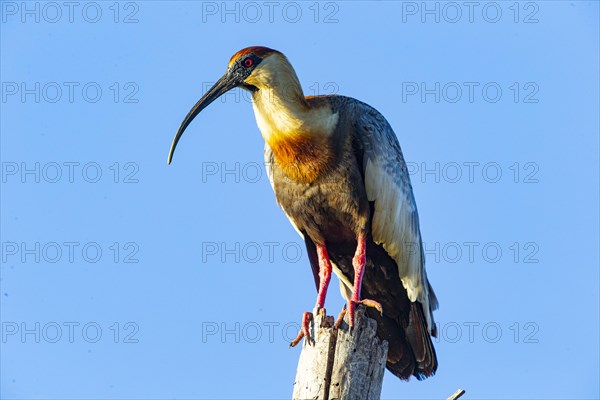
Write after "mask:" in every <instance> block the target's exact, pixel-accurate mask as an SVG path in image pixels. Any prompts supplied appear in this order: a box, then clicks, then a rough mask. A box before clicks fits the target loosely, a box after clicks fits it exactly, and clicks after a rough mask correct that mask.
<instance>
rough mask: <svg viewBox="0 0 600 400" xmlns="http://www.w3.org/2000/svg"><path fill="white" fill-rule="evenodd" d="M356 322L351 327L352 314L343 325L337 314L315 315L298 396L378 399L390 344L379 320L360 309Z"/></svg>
mask: <svg viewBox="0 0 600 400" xmlns="http://www.w3.org/2000/svg"><path fill="white" fill-rule="evenodd" d="M355 320H356V322H355V326H354V328H353V330H352V332H349V330H348V315H347V314H346V316H345V317H344V322H343V323H342V324H341V326H340V328H339V329H334V328H333V318H332V317H325V316H322V315H315V318H314V320H313V321H312V323H311V327H310V328H311V337H312V338H313V339H314V342H313V341H311V342H310V343H309V341H307V340H304V341H303V344H302V352H301V353H300V360H299V361H298V370H297V371H296V381H295V382H294V393H293V398H294V400H305V399H312V400H334V399H335V400H376V399H379V397H380V395H381V385H382V383H383V374H384V371H385V363H386V359H387V351H388V344H387V342H386V341H381V340H380V339H379V338H378V337H377V336H376V332H377V323H376V322H375V321H374V320H372V319H370V318H368V317H367V316H366V315H365V309H364V306H362V305H360V306H358V307H357V310H356V318H355Z"/></svg>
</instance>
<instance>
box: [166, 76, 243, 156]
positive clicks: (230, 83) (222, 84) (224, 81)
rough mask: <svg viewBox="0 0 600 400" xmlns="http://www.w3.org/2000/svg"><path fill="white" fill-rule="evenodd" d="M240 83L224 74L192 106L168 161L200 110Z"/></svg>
mask: <svg viewBox="0 0 600 400" xmlns="http://www.w3.org/2000/svg"><path fill="white" fill-rule="evenodd" d="M238 85H239V83H238V82H237V80H236V79H235V78H234V77H233V76H231V75H230V74H228V73H226V74H225V75H223V76H222V77H221V78H220V79H219V80H218V81H217V82H216V83H215V84H214V85H213V87H211V88H210V89H209V90H208V91H207V92H206V93H204V96H202V98H201V99H200V100H198V102H197V103H196V104H195V105H194V107H192V109H191V110H190V112H189V113H188V114H187V115H186V116H185V119H184V120H183V122H182V123H181V126H180V127H179V130H178V131H177V133H176V134H175V137H174V138H173V143H171V150H169V159H168V162H169V164H171V160H172V159H173V153H174V152H175V147H177V143H179V139H181V135H183V132H184V131H185V128H187V127H188V125H189V124H190V123H191V122H192V121H193V120H194V118H196V115H198V114H200V111H202V110H204V109H205V108H206V107H208V105H209V104H210V103H212V102H213V101H215V100H216V99H218V98H219V97H220V96H221V95H222V94H224V93H226V92H228V91H229V90H231V89H233V88H234V87H236V86H238Z"/></svg>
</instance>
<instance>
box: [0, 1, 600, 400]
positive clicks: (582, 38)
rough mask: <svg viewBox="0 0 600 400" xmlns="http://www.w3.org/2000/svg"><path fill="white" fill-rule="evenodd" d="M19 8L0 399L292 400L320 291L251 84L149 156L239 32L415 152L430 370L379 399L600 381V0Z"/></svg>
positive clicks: (561, 389)
mask: <svg viewBox="0 0 600 400" xmlns="http://www.w3.org/2000/svg"><path fill="white" fill-rule="evenodd" d="M23 4H24V3H22V2H9V1H3V2H0V6H1V7H2V16H1V18H2V21H1V25H0V28H1V53H2V61H1V75H2V76H1V81H2V99H1V107H2V116H1V130H2V138H1V145H2V149H1V153H0V154H1V159H2V195H1V201H2V208H1V211H2V227H1V234H2V240H1V242H2V260H1V261H2V264H1V278H2V280H1V282H0V285H1V287H0V305H1V306H2V309H1V311H2V315H1V322H2V341H1V343H0V345H1V368H2V370H1V378H0V387H1V389H0V396H1V397H2V398H6V399H46V398H52V399H75V398H77V399H86V398H89V399H91V398H94V399H100V398H101V399H117V398H118V399H142V398H145V399H167V398H169V399H171V398H181V399H192V398H193V399H209V398H211V399H212V398H227V399H238V398H239V399H242V398H244V399H245V398H252V399H279V398H289V397H290V395H291V392H292V384H293V382H294V375H295V369H296V364H297V359H298V355H299V351H300V350H299V349H288V347H287V341H288V339H289V338H290V337H291V336H293V334H294V333H295V329H296V328H297V326H298V323H299V322H300V317H301V313H302V311H305V310H308V309H311V308H312V306H313V305H314V301H315V295H316V292H315V288H314V283H313V278H312V276H311V272H310V268H309V265H308V260H307V258H306V254H305V251H304V248H303V244H302V242H301V240H300V238H299V237H298V236H297V234H296V232H295V231H294V230H293V228H292V227H291V226H290V224H289V223H288V221H287V220H286V218H285V216H284V215H283V213H282V212H281V211H280V210H279V209H278V207H277V205H276V203H275V200H274V196H273V193H272V190H271V187H270V186H269V184H268V181H267V179H266V176H265V174H264V169H263V168H262V167H261V165H262V147H263V141H262V138H261V136H260V134H259V132H258V129H257V127H256V124H255V121H254V115H253V112H252V109H251V105H250V103H249V101H248V97H247V95H245V94H244V95H241V94H240V93H239V92H233V94H230V95H228V96H226V97H225V100H223V101H217V102H215V103H214V104H212V105H211V106H210V107H209V108H208V109H207V110H205V111H204V112H203V113H202V114H201V115H200V116H199V117H198V118H197V119H196V120H195V121H194V123H193V124H192V125H191V126H190V127H189V128H188V130H187V132H186V134H185V135H184V137H183V139H182V141H181V142H180V144H179V147H178V151H177V153H176V155H175V158H174V163H173V165H171V166H167V163H166V159H167V153H168V149H169V146H170V143H171V140H172V137H173V135H174V133H175V131H176V130H177V128H178V126H179V124H180V122H181V120H182V118H183V117H184V116H185V114H186V113H187V111H188V110H189V108H190V107H191V106H192V105H193V104H194V103H195V102H196V101H197V99H198V98H199V97H200V96H201V95H202V93H203V92H204V91H205V90H206V89H207V87H208V86H209V85H210V84H211V83H213V82H214V81H215V80H216V79H218V78H219V77H220V76H221V74H222V73H223V72H224V71H225V68H226V65H227V62H228V60H229V57H230V56H231V55H232V54H233V53H234V52H236V51H237V50H239V49H241V48H243V47H246V46H249V45H265V46H269V47H273V48H275V49H278V50H280V51H282V52H283V53H285V54H286V55H287V56H288V58H289V59H290V61H291V62H292V64H293V65H294V67H295V68H296V71H297V73H298V76H299V77H300V80H301V82H302V84H303V86H304V90H305V93H306V94H326V93H340V94H344V95H348V96H352V97H356V98H358V99H360V100H362V101H365V102H367V103H369V104H371V105H372V106H374V107H376V108H377V109H379V110H380V111H381V112H382V113H383V114H384V115H385V116H386V117H387V119H388V120H389V121H390V123H391V125H392V126H393V128H394V130H395V131H396V133H397V135H398V137H399V139H400V143H401V145H402V148H403V151H404V154H405V158H406V160H407V161H408V162H409V167H410V168H411V171H412V172H413V175H412V181H413V187H414V192H415V196H416V199H417V202H418V206H419V211H420V217H421V231H422V234H423V237H424V240H425V243H426V244H425V246H426V249H427V250H426V251H427V270H428V273H429V277H430V280H431V282H432V284H433V286H434V288H435V290H436V292H437V294H438V297H439V299H440V309H439V311H438V312H437V313H436V319H437V322H438V323H439V324H440V332H441V335H440V338H439V340H438V341H437V342H436V349H437V354H438V357H439V361H440V367H439V370H438V373H437V375H436V376H435V377H434V378H432V379H429V380H427V381H424V382H418V381H416V380H412V381H410V382H409V383H405V382H401V381H399V380H397V379H396V378H395V377H394V376H392V375H391V374H389V373H386V376H385V381H384V387H383V398H385V399H407V398H411V399H412V398H414V399H441V398H445V397H447V396H449V395H450V394H451V393H453V392H454V391H455V390H456V389H457V388H459V387H462V388H465V389H466V390H467V395H468V397H467V398H471V399H491V398H505V399H516V398H519V399H524V398H527V399H529V398H539V399H542V398H543V399H547V398H553V399H566V398H582V399H597V398H598V397H599V396H600V393H599V387H598V376H599V366H598V360H599V344H598V337H599V326H598V323H599V321H598V318H599V317H598V315H599V310H598V303H599V299H598V292H599V287H598V285H599V275H598V265H599V259H598V255H599V248H598V240H599V236H598V225H599V216H598V201H599V199H598V195H599V192H598V189H599V188H598V182H599V176H598V168H599V160H598V132H599V126H598V109H599V104H598V96H599V93H598V88H599V82H598V69H599V61H598V48H599V43H598V37H599V32H598V20H599V9H598V3H597V2H585V1H553V2H545V1H543V2H520V3H516V5H515V3H514V2H512V1H511V2H498V3H489V2H476V3H475V4H474V5H473V6H472V7H471V6H467V5H464V4H463V2H458V3H451V4H450V5H447V4H446V3H436V2H429V3H427V4H426V7H427V9H428V10H433V11H432V12H433V14H431V13H428V12H427V10H424V9H423V3H422V2H394V1H387V2H324V3H318V4H316V5H315V3H313V2H306V3H293V2H276V3H274V4H273V5H271V4H270V3H267V4H265V3H263V2H258V3H254V4H253V5H250V6H247V5H245V3H237V5H236V3H227V5H226V7H227V9H224V7H223V5H222V3H221V2H204V3H202V2H193V1H185V2H184V1H180V2H166V1H138V2H129V3H126V2H122V3H117V4H116V6H115V3H113V2H98V3H75V4H74V5H73V6H72V8H70V7H71V6H67V5H64V4H63V3H62V2H58V3H44V2H29V3H27V4H26V6H25V7H27V8H28V9H27V10H26V9H24V8H23V7H24V5H23ZM36 7H37V8H36ZM436 7H437V9H436ZM470 7H471V8H470ZM28 10H29V11H28ZM228 10H229V11H228ZM436 10H437V11H436ZM436 13H437V14H436ZM436 19H437V20H436ZM94 21H96V22H94ZM115 21H116V22H115ZM126 22H128V23H126ZM236 93H237V94H236ZM99 174H100V175H99ZM366 279H368V271H367V278H366ZM342 304H343V303H342V300H341V296H340V295H339V292H338V289H337V282H336V281H335V282H332V286H331V288H330V293H329V297H328V299H327V307H328V310H329V311H330V313H332V314H337V312H338V311H339V310H340V308H341V306H342Z"/></svg>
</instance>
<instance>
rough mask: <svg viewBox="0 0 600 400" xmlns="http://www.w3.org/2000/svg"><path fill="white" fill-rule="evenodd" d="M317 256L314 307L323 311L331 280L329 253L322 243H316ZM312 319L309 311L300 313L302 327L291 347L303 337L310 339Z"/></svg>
mask: <svg viewBox="0 0 600 400" xmlns="http://www.w3.org/2000/svg"><path fill="white" fill-rule="evenodd" d="M317 256H318V258H319V293H318V294H317V304H316V305H315V308H316V309H317V312H323V313H325V308H324V306H325V297H326V296H327V288H328V287H329V281H331V260H329V254H327V247H325V245H324V244H318V245H317ZM312 319H313V315H312V313H311V312H305V313H304V314H302V327H301V328H300V332H298V336H296V338H295V339H294V340H293V341H292V343H290V346H291V347H294V346H296V345H297V344H298V343H300V341H301V340H302V338H303V337H306V338H307V340H310V330H309V326H310V321H311V320H312Z"/></svg>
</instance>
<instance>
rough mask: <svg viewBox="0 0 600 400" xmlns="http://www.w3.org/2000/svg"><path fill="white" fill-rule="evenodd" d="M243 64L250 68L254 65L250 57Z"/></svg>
mask: <svg viewBox="0 0 600 400" xmlns="http://www.w3.org/2000/svg"><path fill="white" fill-rule="evenodd" d="M242 64H243V65H244V67H246V68H250V67H251V66H253V65H254V61H253V60H252V59H251V58H250V57H248V58H246V59H245V60H244V61H242Z"/></svg>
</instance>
